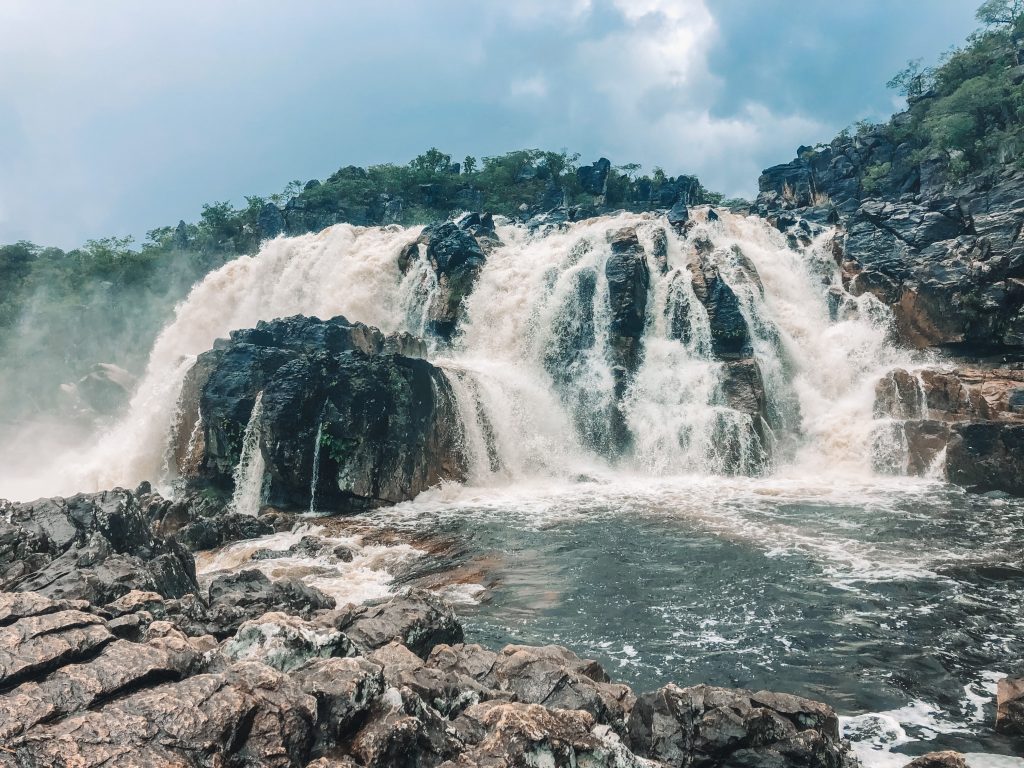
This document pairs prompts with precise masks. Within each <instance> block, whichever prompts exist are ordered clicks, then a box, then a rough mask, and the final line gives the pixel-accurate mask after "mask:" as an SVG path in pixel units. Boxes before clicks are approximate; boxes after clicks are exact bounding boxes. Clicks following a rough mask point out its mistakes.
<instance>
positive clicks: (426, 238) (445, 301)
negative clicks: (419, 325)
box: [398, 213, 501, 341]
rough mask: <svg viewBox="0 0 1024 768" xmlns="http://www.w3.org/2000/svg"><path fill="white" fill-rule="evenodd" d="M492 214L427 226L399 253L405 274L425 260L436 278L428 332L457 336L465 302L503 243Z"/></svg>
mask: <svg viewBox="0 0 1024 768" xmlns="http://www.w3.org/2000/svg"><path fill="white" fill-rule="evenodd" d="M500 242H501V241H500V240H499V239H498V236H497V233H496V232H495V230H494V220H493V218H492V217H491V216H490V214H484V215H483V216H481V215H480V214H479V213H473V214H470V215H468V216H465V217H463V218H462V219H461V220H460V221H459V222H458V223H456V222H452V221H449V222H445V223H443V224H435V225H431V226H428V227H425V228H424V229H423V231H422V232H421V233H420V236H419V237H418V238H417V239H416V240H415V241H413V242H412V243H409V244H407V245H406V246H405V247H404V248H403V249H402V250H401V252H400V253H399V256H398V265H399V268H400V269H401V270H402V271H403V272H405V271H407V270H408V269H409V266H410V265H411V264H412V263H414V262H415V261H417V260H418V259H419V258H421V253H422V254H423V258H426V259H427V260H428V261H429V262H430V266H431V267H432V269H433V271H434V275H435V277H436V279H437V288H436V290H434V291H433V294H432V297H431V302H430V305H429V306H428V307H427V318H426V320H427V330H428V331H429V332H430V333H432V334H434V335H435V336H437V337H438V338H441V339H444V340H446V341H448V340H451V338H452V337H453V336H454V335H455V332H456V330H457V328H458V325H459V322H460V321H461V320H462V314H463V302H464V301H465V299H466V297H467V296H469V294H470V292H471V291H472V290H473V286H474V285H475V284H476V280H477V277H478V276H479V274H480V270H481V269H482V268H483V265H484V261H485V260H486V258H487V257H486V254H487V253H489V252H490V251H491V250H493V248H494V247H495V246H496V245H498V244H500Z"/></svg>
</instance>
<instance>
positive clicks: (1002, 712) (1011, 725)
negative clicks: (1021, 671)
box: [996, 677, 1024, 736]
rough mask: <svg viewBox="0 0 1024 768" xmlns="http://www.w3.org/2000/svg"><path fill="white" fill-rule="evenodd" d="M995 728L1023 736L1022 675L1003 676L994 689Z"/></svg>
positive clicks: (1023, 691) (1023, 697) (1023, 683)
mask: <svg viewBox="0 0 1024 768" xmlns="http://www.w3.org/2000/svg"><path fill="white" fill-rule="evenodd" d="M996 730H997V731H999V732H1000V733H1007V734H1011V735H1014V736H1024V677H1004V678H1003V679H1002V680H1000V681H999V685H998V688H997V690H996Z"/></svg>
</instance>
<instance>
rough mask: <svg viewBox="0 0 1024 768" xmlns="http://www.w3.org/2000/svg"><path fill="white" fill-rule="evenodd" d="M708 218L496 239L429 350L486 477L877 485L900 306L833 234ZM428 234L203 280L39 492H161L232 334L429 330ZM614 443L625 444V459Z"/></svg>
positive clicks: (342, 237) (343, 242)
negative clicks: (635, 343)
mask: <svg viewBox="0 0 1024 768" xmlns="http://www.w3.org/2000/svg"><path fill="white" fill-rule="evenodd" d="M695 214H696V215H695V221H694V226H693V228H692V230H691V231H689V233H688V234H686V235H685V236H683V235H676V234H675V233H673V232H672V230H671V229H670V228H668V227H667V226H666V223H665V221H664V220H663V219H661V218H659V217H656V216H653V215H650V214H625V213H624V214H619V215H616V216H607V217H599V218H595V219H591V220H588V221H584V222H580V223H576V224H571V225H569V226H568V227H567V228H565V229H562V230H556V231H553V232H548V233H532V232H530V231H529V230H527V229H526V228H523V227H520V226H513V225H507V224H506V225H499V227H498V234H499V236H500V238H501V241H502V245H500V246H498V247H496V248H495V249H494V250H493V251H492V252H491V253H490V254H489V255H488V257H487V260H486V262H485V265H484V267H483V269H482V271H481V273H480V276H479V279H478V281H477V284H476V287H475V289H474V290H473V291H472V293H471V294H470V295H469V297H468V299H467V300H466V304H465V319H464V322H463V325H462V329H461V334H460V335H459V336H458V337H457V338H456V340H455V342H454V344H453V346H451V347H449V348H446V349H437V350H435V354H434V362H435V363H436V364H438V365H440V366H441V367H442V368H443V369H444V370H446V371H447V372H448V375H449V378H450V379H451V380H452V385H453V388H454V390H455V391H456V394H457V395H458V397H459V401H460V403H459V408H460V412H461V415H462V417H463V420H464V422H465V424H464V432H465V439H466V448H467V454H471V456H469V457H468V458H469V459H470V461H469V463H470V464H471V470H472V471H471V477H472V480H473V482H477V483H481V482H493V481H501V480H502V479H506V480H507V479H509V478H522V477H529V476H535V475H545V476H561V477H573V476H579V475H592V474H593V473H595V472H596V473H604V472H609V471H613V472H614V471H618V472H623V471H625V472H639V473H654V474H659V475H674V474H687V473H690V474H693V473H695V474H706V473H722V472H740V473H746V474H749V473H752V472H758V471H762V470H763V469H764V468H765V463H764V461H765V456H766V454H767V453H768V451H766V450H765V447H766V445H768V446H769V447H770V444H772V443H776V442H777V443H778V444H779V445H782V446H785V447H788V453H789V454H795V463H796V465H798V466H813V467H816V468H817V469H821V468H825V467H827V468H828V469H829V471H837V470H841V469H845V470H849V471H851V472H854V473H856V472H867V471H870V466H871V452H872V445H873V440H872V434H871V433H872V428H873V425H872V418H871V404H872V401H873V393H874V390H873V387H874V383H875V382H876V381H877V379H878V378H879V377H880V376H881V375H882V374H883V373H884V372H885V371H886V370H888V369H890V368H892V367H893V366H895V365H910V362H909V361H908V360H907V359H905V358H906V357H907V356H906V355H905V354H903V353H901V352H899V351H898V350H896V349H895V348H893V347H892V346H891V345H890V344H888V343H887V341H886V338H887V323H888V315H887V310H886V309H885V308H884V307H883V306H882V305H881V304H880V303H879V302H878V301H877V300H876V299H874V298H873V297H871V296H869V295H862V296H860V297H856V298H855V297H853V296H850V295H849V294H847V293H846V292H845V291H843V289H842V286H841V283H840V280H839V275H838V269H837V267H836V264H835V262H834V260H833V258H832V256H831V254H830V252H829V249H828V248H827V245H828V242H829V238H830V237H831V233H829V232H826V233H824V234H822V235H820V236H819V237H818V238H817V240H815V241H814V242H813V243H811V244H810V245H809V246H807V247H801V248H797V249H794V248H792V247H789V245H788V244H787V242H786V240H785V238H784V237H783V236H782V235H781V234H779V233H778V232H776V231H775V230H773V229H772V228H771V227H770V226H769V225H768V224H767V223H766V222H764V221H763V220H761V219H759V218H756V217H741V216H736V215H731V214H728V213H723V214H721V216H720V217H719V218H717V219H716V220H713V221H709V220H708V219H707V216H706V215H705V214H703V213H702V212H701V211H699V210H698V211H696V212H695ZM624 227H635V228H636V229H637V233H638V236H639V239H640V242H641V244H642V245H643V246H644V248H645V251H646V261H647V262H648V265H649V269H650V272H651V280H650V288H649V290H648V300H647V302H646V310H645V314H646V326H645V329H644V332H643V339H642V342H641V345H642V351H641V357H640V363H639V367H638V368H637V370H635V371H634V372H633V373H632V375H631V376H630V378H629V382H628V385H627V386H626V388H625V392H620V393H618V394H617V393H616V375H617V374H616V369H615V365H614V360H613V356H614V350H613V349H612V348H611V345H612V340H611V339H610V336H609V328H610V325H611V323H612V312H611V309H610V306H609V284H608V279H607V276H606V273H605V271H606V267H607V264H608V259H609V256H610V245H609V243H608V234H609V232H613V231H616V230H619V229H621V228H624ZM418 234H419V230H417V229H415V228H414V229H406V228H402V227H398V226H391V227H384V228H359V227H352V226H349V225H338V226H335V227H332V228H330V229H328V230H325V231H324V232H322V233H320V234H316V235H305V236H301V237H295V238H277V239H275V240H273V241H270V242H268V243H267V244H266V245H265V246H264V247H263V249H262V250H261V251H260V253H259V254H258V255H256V256H254V257H241V258H239V259H237V260H235V261H234V262H232V263H230V264H228V265H226V266H224V267H223V268H221V269H220V270H218V271H217V272H214V273H212V274H211V275H209V276H208V277H207V278H206V279H205V280H204V281H203V282H202V283H200V284H198V285H197V286H196V287H195V288H194V289H193V291H192V292H191V294H190V295H189V297H188V298H187V299H186V300H185V301H184V302H183V303H182V304H181V305H180V306H179V307H178V310H177V312H176V315H175V319H174V321H173V322H172V323H171V324H170V325H168V326H167V327H166V328H165V329H164V331H163V332H162V333H161V334H160V336H159V338H158V339H157V341H156V344H155V346H154V349H153V352H152V354H151V357H150V361H149V364H148V368H147V371H146V374H145V376H144V377H143V379H142V383H141V384H140V386H139V388H138V390H137V391H136V393H135V395H134V397H133V399H132V402H131V405H130V408H129V411H128V413H127V415H126V416H125V418H124V419H123V420H122V421H121V422H120V423H119V424H118V425H117V426H115V427H114V428H113V429H112V430H110V431H109V432H108V433H107V434H105V435H103V436H101V437H100V439H99V440H98V442H97V444H96V445H95V446H94V447H93V448H92V449H91V450H90V451H87V452H85V454H84V457H83V453H82V452H81V451H75V452H73V454H71V455H70V456H68V457H65V459H63V460H62V461H61V462H60V463H61V465H62V466H63V467H64V468H65V469H64V470H63V471H62V472H61V475H60V477H59V478H54V477H52V476H50V477H46V478H42V480H43V482H41V483H40V492H50V493H52V492H55V491H61V492H70V491H76V490H82V489H98V488H106V487H111V486H114V485H118V484H131V483H135V482H138V481H141V480H143V479H154V478H156V479H158V480H159V479H161V476H162V475H164V474H165V471H164V470H165V467H164V464H165V463H166V460H165V457H166V451H167V443H168V433H169V431H170V426H171V424H172V422H173V420H174V417H175V412H176V407H177V398H178V393H179V391H180V389H181V385H182V381H183V379H184V376H185V374H186V372H187V371H188V369H189V368H190V366H191V365H192V363H193V361H194V360H195V357H196V355H198V354H199V353H200V352H202V351H204V350H206V349H208V348H209V347H210V346H212V344H213V341H214V340H215V339H216V338H218V337H223V336H226V335H227V334H228V333H229V332H230V331H231V330H233V329H236V328H242V327H251V326H253V325H255V323H256V322H257V321H259V320H265V319H272V318H274V317H281V316H287V315H290V314H307V315H316V316H319V317H325V318H326V317H331V316H333V315H336V314H344V315H345V316H346V317H348V318H349V319H350V320H359V321H362V322H366V323H368V324H371V325H375V326H377V327H379V328H380V329H381V330H383V331H385V332H390V331H395V330H409V331H410V332H413V333H423V331H424V328H425V317H426V307H427V306H428V305H429V303H430V301H431V297H432V294H433V292H434V291H436V290H437V280H436V278H435V277H434V275H433V270H432V269H431V268H430V265H429V262H428V260H427V259H426V257H425V249H424V248H422V247H420V249H419V251H420V257H419V258H418V259H415V261H414V263H413V264H411V265H410V266H409V268H408V269H407V270H406V271H405V273H404V275H403V274H402V272H401V271H400V270H399V268H398V263H397V262H398V254H399V251H400V250H401V249H402V247H403V246H404V245H405V244H407V243H408V242H410V241H411V240H413V239H415V238H416V237H417V236H418ZM656 238H661V239H662V250H663V251H664V253H663V254H660V255H659V256H658V257H657V259H658V260H659V263H658V264H655V263H654V262H655V257H654V255H653V251H655V250H657V249H656V247H655V243H654V240H655V239H656ZM698 251H700V252H701V254H703V255H701V256H700V259H703V261H702V262H701V263H702V264H703V265H704V268H706V269H711V270H714V271H715V272H716V274H717V275H720V276H721V279H722V280H723V281H724V283H725V284H726V285H728V286H729V287H730V288H731V290H732V291H733V292H734V293H735V295H736V297H737V299H738V302H739V309H740V311H741V312H742V314H743V318H744V322H745V323H746V325H747V327H748V329H749V334H750V346H751V348H752V349H751V352H752V355H753V359H754V360H756V362H757V367H758V375H759V376H760V378H761V379H762V381H763V388H764V395H765V406H764V407H765V411H766V414H765V415H766V416H767V418H766V419H761V418H760V417H756V418H754V417H752V416H751V415H750V413H748V412H742V411H740V410H736V409H734V408H733V407H731V405H730V403H729V402H727V398H726V393H725V388H726V385H727V384H728V382H727V376H726V372H727V368H728V362H727V361H724V360H722V359H719V358H718V357H717V356H716V355H715V354H714V351H713V349H712V347H713V344H712V340H711V329H710V321H709V318H708V312H707V311H706V309H705V307H704V306H703V304H702V303H701V301H700V300H699V299H698V298H697V296H696V294H695V291H694V285H693V279H694V278H693V275H694V274H695V272H694V270H695V267H694V263H695V260H696V259H697V258H698ZM755 421H756V422H758V423H755ZM762 422H763V423H762ZM620 425H621V426H620ZM617 429H620V430H621V429H624V430H625V431H627V432H628V434H629V444H628V446H627V448H626V449H625V450H622V447H621V446H619V445H617V439H616V430H617ZM776 447H777V448H778V446H776ZM776 453H780V454H785V453H786V451H782V450H776ZM787 458H788V457H787ZM165 485H166V483H165Z"/></svg>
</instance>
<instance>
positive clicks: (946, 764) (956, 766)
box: [905, 752, 967, 768]
mask: <svg viewBox="0 0 1024 768" xmlns="http://www.w3.org/2000/svg"><path fill="white" fill-rule="evenodd" d="M905 768H967V760H966V759H965V758H964V756H963V755H961V754H960V753H959V752H929V753H928V754H927V755H921V757H918V758H915V759H914V760H912V761H910V762H909V763H907V764H906V766H905Z"/></svg>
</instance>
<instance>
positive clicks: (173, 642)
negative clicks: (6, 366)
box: [0, 576, 853, 768]
mask: <svg viewBox="0 0 1024 768" xmlns="http://www.w3.org/2000/svg"><path fill="white" fill-rule="evenodd" d="M242 581H243V585H244V584H250V582H251V583H252V584H255V583H256V582H255V581H254V580H253V579H252V577H250V576H247V577H245V579H243V580H242ZM215 584H216V582H215ZM243 585H238V584H232V583H228V584H223V583H222V584H221V585H220V586H219V587H218V588H217V589H216V590H214V589H211V596H210V602H211V604H214V603H216V602H217V599H216V598H217V597H218V596H221V597H222V596H223V595H224V594H228V593H230V594H233V595H235V597H234V598H233V601H234V603H235V604H240V603H242V602H245V601H244V599H243V596H241V595H239V592H240V591H241V592H244V593H246V594H250V595H251V594H256V593H260V592H262V591H265V590H263V589H262V588H259V589H257V588H249V587H246V588H244V589H243ZM250 587H251V584H250ZM182 602H184V600H176V599H166V600H165V599H164V598H162V597H161V596H160V595H157V594H155V593H152V592H138V591H136V592H130V593H128V594H126V595H123V596H122V597H120V598H119V599H118V600H116V601H114V602H111V603H109V604H108V605H106V606H103V607H97V606H93V605H90V604H89V603H87V602H85V601H68V600H54V599H51V598H48V597H45V596H43V595H40V594H38V593H31V592H13V593H12V592H5V593H0V765H11V766H15V765H17V766H52V765H76V766H100V765H111V764H117V765H126V766H156V765H175V766H186V767H192V766H196V767H197V768H198V767H199V766H203V767H204V768H205V767H206V766H211V765H225V766H227V765H234V766H257V765H258V766H282V767H283V766H289V767H291V766H294V767H295V768H303V766H309V767H310V768H312V767H313V766H316V767H317V768H329V767H330V766H345V767H346V768H370V767H371V766H372V767H373V768H387V767H389V766H396V765H402V766H406V765H409V766H424V767H425V768H431V767H433V766H442V765H443V766H448V767H449V768H456V767H457V766H458V767H460V768H461V767H467V768H468V767H469V766H522V768H527V767H530V768H535V766H538V765H545V766H557V767H559V768H562V767H564V768H576V767H577V766H583V765H589V766H605V767H607V768H640V766H650V767H653V766H664V765H677V766H691V765H692V766H697V765H700V766H706V767H707V768H712V767H714V766H722V767H723V768H724V767H725V766H738V765H750V766H753V765H772V766H779V768H786V767H788V766H792V767H793V768H818V767H819V766H820V767H822V768H838V766H841V765H853V763H849V762H847V763H844V762H843V761H844V760H846V759H847V756H846V752H845V748H844V747H843V746H842V744H841V743H840V742H839V741H838V735H837V726H836V718H835V713H834V712H832V710H831V709H830V708H828V707H826V706H825V705H823V704H817V703H815V702H810V701H807V700H805V699H800V698H798V697H794V696H786V695H781V694H771V693H763V692H762V693H757V694H754V693H751V692H749V691H733V690H726V689H714V688H706V687H698V688H694V689H679V688H675V687H674V686H670V687H669V688H665V689H662V690H660V691H657V692H655V693H651V694H645V695H643V696H641V697H640V698H639V700H638V699H637V698H636V697H635V696H634V695H633V693H632V691H630V689H629V688H628V687H626V686H624V685H619V684H616V683H613V682H611V681H610V680H609V679H608V675H607V674H606V673H605V671H604V670H603V669H602V668H601V666H600V665H599V664H597V663H596V662H593V661H590V660H587V659H581V658H579V657H578V656H576V655H575V654H573V653H572V652H571V651H568V650H566V649H564V648H559V647H557V646H546V647H542V648H534V647H527V646H508V647H507V648H504V649H503V650H501V651H498V652H494V651H489V650H487V649H485V648H482V647H480V646H478V645H465V644H463V643H462V642H461V640H462V628H461V626H460V625H459V623H458V621H457V620H456V619H455V617H454V614H453V613H452V611H451V608H450V606H448V605H447V604H445V603H444V602H443V601H441V600H439V599H438V598H436V597H434V596H431V595H429V594H426V593H422V592H416V591H413V592H409V593H407V594H404V595H400V596H396V597H394V598H391V599H389V600H383V601H378V602H377V603H376V604H373V605H368V606H360V607H352V606H350V607H347V608H345V609H343V610H331V609H327V608H313V607H311V606H309V607H307V608H304V609H301V612H302V613H303V614H304V615H303V616H296V615H295V614H294V613H292V612H291V609H290V608H288V606H286V605H284V604H282V605H278V606H276V607H275V608H276V610H273V611H270V612H267V613H264V614H262V615H261V616H258V617H256V618H253V619H249V620H247V621H245V622H244V623H242V624H241V625H239V626H238V628H237V629H234V628H233V627H234V624H233V622H232V623H230V624H225V625H222V626H221V627H220V629H219V632H218V633H217V634H218V635H219V636H221V637H222V638H223V639H221V640H218V639H215V638H214V637H213V636H211V635H209V634H198V633H197V632H196V631H195V627H193V626H192V625H190V623H189V620H188V618H187V616H183V614H182V612H181V611H182V605H181V604H182ZM255 602H259V601H258V600H257V601H255ZM254 604H255V603H254ZM129 617H134V619H135V620H134V621H132V622H130V624H131V626H132V627H134V628H135V630H136V633H135V636H134V638H133V639H126V638H123V637H118V634H117V632H116V631H115V630H116V629H117V627H116V626H115V624H116V622H119V621H123V620H124V619H126V618H129ZM356 654H358V655H356ZM755 759H758V760H762V759H763V760H766V761H767V762H752V761H753V760H755Z"/></svg>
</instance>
